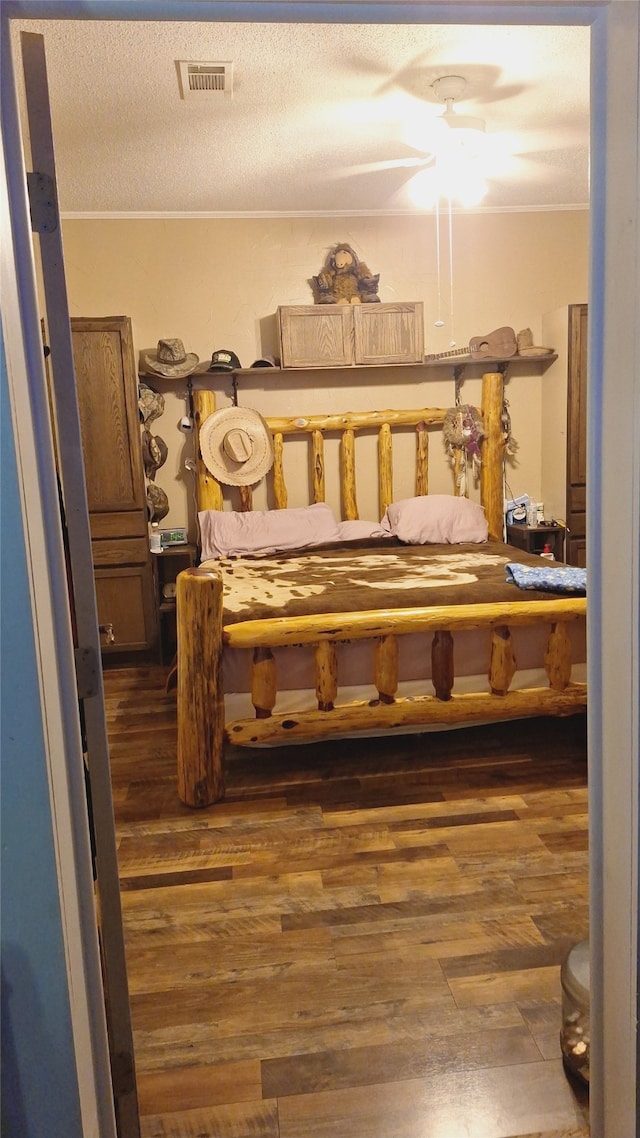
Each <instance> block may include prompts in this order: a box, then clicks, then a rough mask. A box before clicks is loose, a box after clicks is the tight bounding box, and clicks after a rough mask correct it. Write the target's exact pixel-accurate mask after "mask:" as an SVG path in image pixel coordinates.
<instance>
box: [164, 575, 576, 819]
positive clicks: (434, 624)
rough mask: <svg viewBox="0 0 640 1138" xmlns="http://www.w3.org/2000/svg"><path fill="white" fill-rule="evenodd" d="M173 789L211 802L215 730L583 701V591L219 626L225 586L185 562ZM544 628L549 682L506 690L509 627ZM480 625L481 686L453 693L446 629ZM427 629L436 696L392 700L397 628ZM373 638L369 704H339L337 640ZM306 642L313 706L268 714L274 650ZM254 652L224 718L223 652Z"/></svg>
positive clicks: (270, 738) (559, 711)
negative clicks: (579, 679) (240, 698)
mask: <svg viewBox="0 0 640 1138" xmlns="http://www.w3.org/2000/svg"><path fill="white" fill-rule="evenodd" d="M177 602H178V788H179V794H180V797H181V799H182V801H183V802H185V803H186V804H187V805H189V806H203V805H209V804H210V803H212V802H214V801H216V800H217V799H218V798H220V797H222V795H223V793H224V739H225V737H226V739H227V740H228V741H230V742H232V743H233V744H235V745H239V746H254V745H260V744H267V743H269V744H272V745H275V744H277V743H279V742H280V743H282V742H284V741H287V742H290V741H293V740H295V741H296V742H301V743H304V742H308V741H309V740H311V739H313V738H314V737H318V736H331V735H338V734H345V733H352V732H354V733H355V732H357V731H359V730H377V731H380V732H384V731H387V730H392V729H393V728H414V727H419V726H424V727H427V726H429V725H433V726H447V725H451V724H455V723H457V724H465V723H468V724H471V723H473V722H475V721H478V720H482V719H487V720H498V719H509V718H519V717H524V716H531V715H569V714H571V713H572V712H574V711H577V710H578V709H579V708H580V707H582V706H584V705H585V704H586V685H584V684H576V683H572V682H571V645H570V640H569V637H568V635H567V625H568V624H569V623H570V622H574V621H579V620H584V618H585V615H586V599H585V598H563V599H559V600H549V601H538V602H535V601H532V600H522V601H513V602H508V603H504V602H502V603H494V604H476V605H461V606H458V607H448V606H434V607H431V608H428V607H424V608H411V609H388V610H381V611H378V610H374V611H370V612H356V613H335V614H328V615H322V616H314V617H280V618H274V619H271V620H258V621H241V622H238V623H236V624H232V625H227V626H226V627H223V626H222V584H221V581H220V578H219V576H218V574H217V573H216V572H215V570H211V569H189V570H186V571H184V572H183V573H181V574H180V575H179V577H178V582H177ZM534 624H545V625H547V626H549V628H550V632H549V635H548V640H547V646H546V652H545V669H546V674H547V679H548V686H546V687H536V688H530V689H526V690H520V691H513V692H512V691H510V685H511V682H512V679H513V676H514V674H515V671H516V660H515V654H514V651H513V645H512V640H511V629H512V628H514V627H522V626H530V625H534ZM468 629H486V631H487V635H488V636H489V638H490V652H489V669H488V686H489V691H488V692H479V693H469V694H454V693H453V686H454V677H455V669H454V634H455V632H457V631H462V630H468ZM410 633H425V634H428V633H431V634H432V645H431V653H432V684H433V688H434V692H435V694H434V695H430V694H429V695H427V694H425V695H421V696H417V697H412V698H411V699H407V698H397V695H396V693H397V689H398V656H399V644H398V640H399V638H400V637H402V636H405V635H408V634H410ZM362 639H364V640H371V641H372V642H373V643H374V667H373V673H374V674H373V683H374V690H375V695H374V697H373V698H372V699H371V700H370V701H352V702H349V703H345V704H341V705H339V704H337V703H336V701H337V696H338V657H337V644H338V643H340V642H341V641H348V640H362ZM301 644H306V645H313V646H314V648H315V662H316V701H317V710H305V711H300V712H299V713H295V714H293V713H281V714H280V713H274V707H275V704H276V699H277V676H276V663H275V657H274V655H273V650H274V649H275V648H281V647H287V646H293V645H301ZM225 645H228V646H230V647H234V648H244V649H248V650H251V651H252V652H253V665H252V684H251V695H252V702H253V706H254V708H255V718H250V719H239V720H236V721H233V722H230V723H227V724H225V723H224V698H223V694H222V651H223V647H224V646H225Z"/></svg>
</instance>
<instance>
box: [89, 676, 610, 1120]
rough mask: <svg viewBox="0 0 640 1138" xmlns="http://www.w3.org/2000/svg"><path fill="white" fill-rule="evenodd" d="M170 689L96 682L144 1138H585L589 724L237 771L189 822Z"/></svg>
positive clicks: (352, 748) (245, 760) (244, 757)
mask: <svg viewBox="0 0 640 1138" xmlns="http://www.w3.org/2000/svg"><path fill="white" fill-rule="evenodd" d="M163 680H164V671H163V670H162V669H160V668H154V667H150V668H146V669H145V668H142V669H127V670H124V669H122V670H114V671H109V672H107V674H106V676H105V686H106V694H107V717H108V725H109V732H110V741H111V756H112V770H113V787H114V803H115V811H116V824H117V833H118V848H119V858H120V872H121V882H122V898H123V909H124V922H125V936H126V950H127V962H128V970H129V984H130V994H131V1009H132V1017H133V1027H134V1036H135V1047H136V1066H137V1075H138V1089H139V1100H140V1110H141V1118H142V1134H143V1136H144V1138H209V1136H211V1138H463V1136H464V1138H523V1136H525V1135H526V1136H528V1138H533V1136H534V1135H535V1136H536V1138H543V1136H544V1138H552V1136H553V1138H585V1136H587V1135H588V1134H589V1127H588V1120H587V1118H588V1105H587V1098H586V1094H585V1091H584V1089H583V1088H582V1087H581V1086H579V1085H576V1084H574V1083H572V1082H571V1081H570V1080H569V1078H568V1076H567V1075H566V1073H565V1071H564V1068H563V1066H562V1061H561V1057H560V1047H559V1039H558V1033H559V1028H560V1019H561V1000H560V976H559V970H560V962H561V960H562V958H563V956H564V955H565V953H566V952H567V950H568V948H569V946H570V945H571V944H573V943H574V942H576V941H577V940H581V939H582V938H583V937H585V936H586V935H587V920H588V912H587V789H586V757H585V755H586V744H585V727H584V720H583V719H582V718H581V717H577V718H576V717H574V718H572V719H568V720H548V719H546V720H536V721H526V722H522V723H519V724H501V725H496V726H490V727H482V728H476V729H465V730H460V731H450V732H445V733H439V734H429V735H422V736H412V737H405V738H404V739H398V738H396V739H392V740H390V739H387V740H377V739H370V740H358V741H357V742H354V741H347V742H341V743H336V742H332V743H331V744H328V745H317V746H313V747H306V748H305V747H290V748H287V749H281V750H279V751H271V752H269V751H252V752H247V751H244V752H239V751H237V752H235V753H234V754H233V755H232V757H231V759H230V762H229V775H228V790H227V798H226V800H225V801H224V802H223V803H221V804H218V805H217V806H214V807H211V808H209V809H207V810H204V811H192V810H189V809H187V808H186V807H184V806H181V804H180V803H179V802H178V799H177V796H176V788H175V704H174V701H173V698H172V697H167V696H166V695H165V694H164V692H163Z"/></svg>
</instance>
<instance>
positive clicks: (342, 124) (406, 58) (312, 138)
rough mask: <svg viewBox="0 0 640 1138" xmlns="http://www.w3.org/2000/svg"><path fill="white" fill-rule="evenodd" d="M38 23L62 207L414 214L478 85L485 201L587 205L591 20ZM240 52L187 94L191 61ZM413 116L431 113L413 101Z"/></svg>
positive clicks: (506, 205)
mask: <svg viewBox="0 0 640 1138" xmlns="http://www.w3.org/2000/svg"><path fill="white" fill-rule="evenodd" d="M20 27H23V28H25V29H26V30H29V31H42V32H43V33H44V35H45V48H46V57H47V68H48V75H49V86H50V91H51V103H52V117H53V126H54V134H55V143H56V153H57V166H58V181H59V196H60V206H61V209H62V212H63V213H65V214H78V213H89V214H101V213H102V214H121V213H129V214H131V213H146V212H153V213H162V214H166V213H176V212H178V213H211V214H244V213H246V214H260V213H279V214H294V213H298V214H299V213H308V214H334V213H339V214H344V213H345V212H352V211H355V212H358V213H360V212H362V213H377V212H383V213H384V212H393V213H397V212H405V211H408V210H411V209H414V208H415V207H414V206H413V205H412V202H411V199H410V197H409V195H408V189H409V188H410V182H411V179H412V178H413V177H414V175H416V173H417V172H419V170H420V167H419V166H415V165H407V164H405V165H395V163H396V162H397V161H402V160H404V161H405V163H406V162H407V161H413V162H415V160H422V159H424V156H425V154H426V153H428V152H429V138H430V137H431V134H430V131H431V132H432V130H433V123H432V120H433V118H434V117H435V116H438V115H440V114H441V113H442V111H443V109H444V108H443V105H442V103H441V102H438V100H437V99H436V97H435V95H434V91H433V88H432V83H433V82H434V80H435V79H437V78H438V77H440V76H442V75H446V74H452V73H453V74H458V75H462V76H463V77H464V78H465V79H466V80H467V87H466V91H465V96H464V99H463V100H462V101H461V102H460V104H456V107H457V108H458V109H459V111H460V113H465V114H470V115H477V116H481V117H482V118H483V119H484V120H485V122H486V132H487V136H488V138H489V139H490V142H491V144H492V145H493V146H494V147H495V148H496V153H497V152H498V151H499V152H500V153H502V152H503V151H505V150H506V151H510V152H511V154H510V157H507V158H506V159H504V157H503V158H502V159H501V160H500V161H499V160H498V158H497V157H496V159H495V161H493V160H492V166H491V169H490V171H489V187H490V188H489V193H488V195H487V196H486V197H485V199H484V201H483V202H482V207H483V208H492V209H499V210H505V209H510V208H511V209H526V208H536V207H537V208H540V207H547V208H549V207H554V206H557V207H583V206H585V205H586V204H587V203H588V147H589V31H588V29H586V28H562V27H549V28H531V27H477V26H469V25H467V26H464V25H461V26H457V27H451V26H448V27H445V26H441V25H420V24H415V25H408V26H407V25H404V26H382V25H328V24H234V23H179V22H178V23H175V22H173V23H150V22H149V23H144V22H104V21H91V20H72V21H67V20H64V21H63V20H60V21H57V20H50V21H46V22H39V21H26V22H22V23H18V24H16V26H15V27H14V29H13V35H14V37H15V44H16V46H17V43H18V33H19V29H20ZM179 60H189V61H195V62H199V61H229V60H230V61H232V62H233V71H234V91H233V97H232V98H229V99H227V98H224V97H222V96H220V95H199V96H197V97H195V98H192V99H190V100H186V101H185V100H183V99H182V98H181V95H180V84H179V80H178V67H177V61H179ZM416 113H417V114H416Z"/></svg>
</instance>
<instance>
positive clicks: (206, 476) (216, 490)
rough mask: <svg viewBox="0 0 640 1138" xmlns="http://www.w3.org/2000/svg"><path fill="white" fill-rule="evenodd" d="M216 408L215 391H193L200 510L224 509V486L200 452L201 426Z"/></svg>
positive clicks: (197, 491)
mask: <svg viewBox="0 0 640 1138" xmlns="http://www.w3.org/2000/svg"><path fill="white" fill-rule="evenodd" d="M215 409H216V397H215V392H213V391H205V390H201V389H200V388H196V390H195V391H194V392H193V417H194V420H195V425H196V496H197V500H198V509H199V510H221V509H222V504H223V503H222V487H221V486H220V483H219V482H217V481H216V479H215V478H214V477H213V474H210V473H209V471H208V470H207V468H206V466H205V464H204V462H203V461H202V455H201V454H200V428H201V427H202V424H203V423H204V421H205V419H208V418H209V415H213V412H214V411H215Z"/></svg>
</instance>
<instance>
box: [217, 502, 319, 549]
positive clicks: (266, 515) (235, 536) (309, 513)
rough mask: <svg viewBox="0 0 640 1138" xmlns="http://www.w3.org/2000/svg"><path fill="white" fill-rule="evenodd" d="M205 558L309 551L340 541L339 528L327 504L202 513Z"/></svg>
mask: <svg viewBox="0 0 640 1138" xmlns="http://www.w3.org/2000/svg"><path fill="white" fill-rule="evenodd" d="M198 522H199V523H200V542H201V546H202V551H201V556H202V560H203V561H208V560H209V559H210V558H214V557H234V556H242V554H245V553H278V552H279V551H280V550H285V549H306V548H307V547H308V546H310V545H320V544H323V543H324V542H327V541H337V540H338V536H339V534H338V524H337V522H336V519H335V518H334V516H333V511H332V509H331V507H330V506H327V504H326V503H325V502H317V503H316V504H315V505H314V506H300V507H298V508H296V509H291V510H248V511H246V513H244V512H243V513H237V512H235V511H233V510H201V511H200V513H199V514H198Z"/></svg>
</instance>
